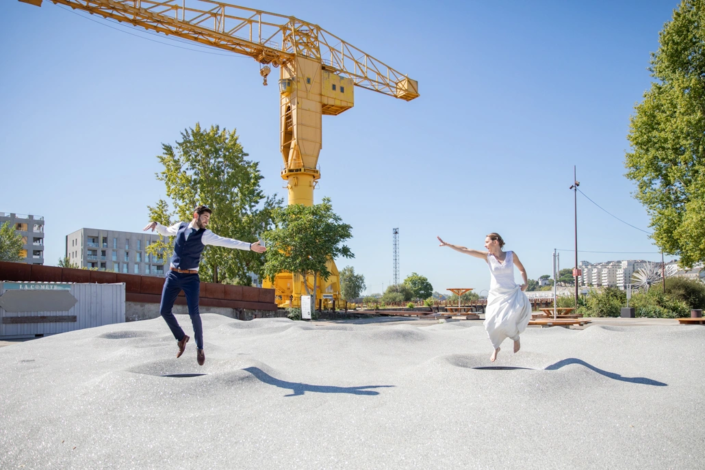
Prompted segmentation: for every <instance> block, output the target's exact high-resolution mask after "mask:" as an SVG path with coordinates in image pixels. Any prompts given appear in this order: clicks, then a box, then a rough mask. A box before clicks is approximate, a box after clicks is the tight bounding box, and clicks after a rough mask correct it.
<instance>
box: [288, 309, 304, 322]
mask: <svg viewBox="0 0 705 470" xmlns="http://www.w3.org/2000/svg"><path fill="white" fill-rule="evenodd" d="M286 311H287V312H289V313H287V315H286V316H287V317H288V318H290V319H291V320H301V309H300V308H287V309H286Z"/></svg>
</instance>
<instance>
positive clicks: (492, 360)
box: [490, 348, 499, 362]
mask: <svg viewBox="0 0 705 470" xmlns="http://www.w3.org/2000/svg"><path fill="white" fill-rule="evenodd" d="M498 352H499V348H495V350H494V352H493V353H492V356H490V362H494V361H495V360H496V359H497V353H498Z"/></svg>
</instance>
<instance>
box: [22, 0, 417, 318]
mask: <svg viewBox="0 0 705 470" xmlns="http://www.w3.org/2000/svg"><path fill="white" fill-rule="evenodd" d="M19 1H21V2H24V3H29V4H31V5H36V6H41V5H42V0H19ZM51 1H52V2H53V3H55V4H62V5H66V6H69V7H71V8H73V9H79V10H83V11H86V12H88V13H91V14H95V15H100V16H102V17H104V18H111V19H113V20H117V21H119V22H121V23H129V24H132V25H134V26H139V27H142V28H145V29H148V30H152V31H157V32H159V33H163V34H166V35H171V36H177V37H180V38H184V39H188V40H191V41H195V42H198V43H201V44H205V45H208V46H212V47H216V48H219V49H225V50H228V51H231V52H235V53H237V54H242V55H246V56H250V57H252V58H253V59H255V60H256V61H257V62H259V64H260V74H261V75H262V77H263V78H264V84H265V85H266V84H267V76H268V75H269V73H270V71H271V69H270V65H271V66H273V67H279V68H280V74H279V77H280V78H279V93H280V137H279V139H280V149H281V153H282V158H283V168H282V171H281V177H282V178H283V179H284V180H286V181H287V186H286V187H287V189H288V192H289V204H304V205H307V206H310V205H313V190H314V188H315V187H316V184H317V182H318V180H319V178H320V177H321V173H320V171H319V167H318V155H319V153H320V151H321V144H322V140H323V139H322V125H321V122H322V116H323V115H324V114H325V115H338V114H340V113H342V112H344V111H346V110H348V109H350V108H352V107H353V105H354V103H355V94H354V87H356V86H358V87H361V88H366V89H368V90H372V91H376V92H379V93H383V94H385V95H388V96H392V97H394V98H399V99H402V100H406V101H410V100H413V99H414V98H417V97H418V96H419V92H418V82H417V81H415V80H412V79H410V78H409V77H408V76H406V75H404V74H402V73H400V72H398V71H396V70H394V69H393V68H391V67H389V66H388V65H386V64H385V63H383V62H382V61H380V60H378V59H375V58H374V57H372V56H370V55H369V54H367V53H365V52H363V51H361V50H360V49H358V48H356V47H354V46H352V45H350V44H348V43H347V42H345V41H343V40H342V39H340V38H339V37H337V36H335V35H334V34H332V33H329V32H328V31H326V30H324V29H323V28H321V27H320V26H318V25H315V24H312V23H308V22H306V21H303V20H300V19H298V18H295V17H293V16H284V15H279V14H276V13H270V12H266V11H261V10H255V9H252V8H247V7H243V6H238V5H231V4H228V3H223V2H218V1H213V0H199V1H198V2H194V1H192V0H189V1H187V0H164V1H158V0H51ZM192 4H196V5H198V6H201V8H195V7H193V6H191V5H192ZM328 270H329V271H330V272H331V273H332V276H331V277H330V278H329V279H328V281H326V282H318V283H317V284H318V286H320V289H321V292H317V293H316V297H317V298H319V299H321V298H323V297H326V298H329V299H338V298H339V295H340V283H339V278H338V269H337V268H336V266H335V263H334V262H333V260H330V261H329V264H328ZM303 282H307V283H308V284H309V286H312V285H313V280H312V279H310V280H307V279H299V276H292V274H291V273H280V274H279V275H277V277H276V278H275V280H274V283H273V285H272V283H267V282H265V287H274V288H275V290H276V296H277V299H278V300H279V303H280V305H289V304H290V302H292V305H298V303H299V299H300V295H301V293H302V292H303V291H304V289H303Z"/></svg>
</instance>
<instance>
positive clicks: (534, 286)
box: [526, 279, 539, 292]
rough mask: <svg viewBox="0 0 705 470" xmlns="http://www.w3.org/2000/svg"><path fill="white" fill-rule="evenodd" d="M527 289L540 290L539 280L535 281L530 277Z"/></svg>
mask: <svg viewBox="0 0 705 470" xmlns="http://www.w3.org/2000/svg"><path fill="white" fill-rule="evenodd" d="M526 290H527V291H532V292H533V291H535V290H539V282H538V281H535V280H533V279H529V282H528V286H527V288H526Z"/></svg>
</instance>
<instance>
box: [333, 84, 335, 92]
mask: <svg viewBox="0 0 705 470" xmlns="http://www.w3.org/2000/svg"><path fill="white" fill-rule="evenodd" d="M333 91H335V83H334V84H333Z"/></svg>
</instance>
